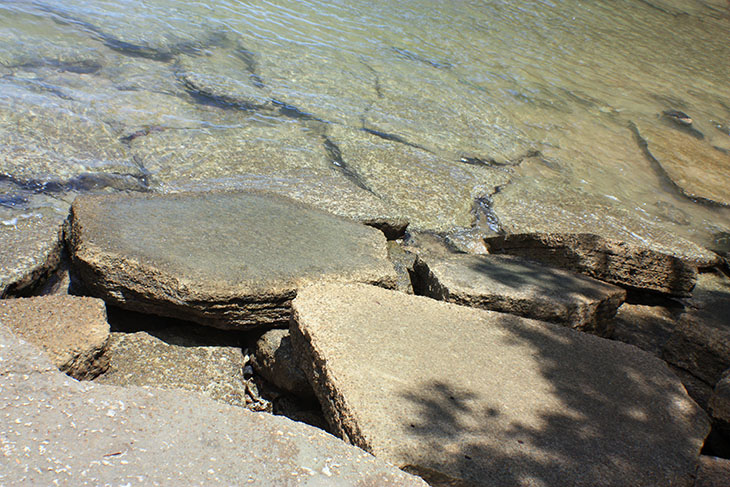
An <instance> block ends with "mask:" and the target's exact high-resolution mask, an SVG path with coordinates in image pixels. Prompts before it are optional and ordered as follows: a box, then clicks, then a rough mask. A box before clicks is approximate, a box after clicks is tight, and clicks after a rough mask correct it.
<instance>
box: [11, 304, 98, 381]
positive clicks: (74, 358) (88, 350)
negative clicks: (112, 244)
mask: <svg viewBox="0 0 730 487" xmlns="http://www.w3.org/2000/svg"><path fill="white" fill-rule="evenodd" d="M0 324H2V325H4V326H7V327H8V328H10V330H12V332H13V333H14V334H15V335H17V336H18V337H20V338H22V339H24V340H27V341H28V342H30V343H32V344H34V345H35V346H37V347H38V348H40V349H41V350H43V351H44V352H45V353H46V355H47V356H48V358H49V359H50V361H51V362H52V363H53V365H55V366H56V367H58V368H59V369H60V370H61V371H62V372H65V373H67V374H68V375H70V376H71V377H74V378H76V379H79V380H82V379H92V378H94V377H96V376H97V375H99V374H101V373H102V372H104V371H105V370H106V369H107V367H108V366H109V355H108V353H107V350H108V341H109V323H107V321H106V307H105V306H104V302H103V301H102V300H100V299H95V298H84V297H78V296H42V297H35V298H21V299H3V300H0Z"/></svg>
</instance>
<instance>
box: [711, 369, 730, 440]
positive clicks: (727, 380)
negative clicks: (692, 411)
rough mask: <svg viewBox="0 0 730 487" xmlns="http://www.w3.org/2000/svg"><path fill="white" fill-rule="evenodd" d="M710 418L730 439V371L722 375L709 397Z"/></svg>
mask: <svg viewBox="0 0 730 487" xmlns="http://www.w3.org/2000/svg"><path fill="white" fill-rule="evenodd" d="M709 409H710V416H711V417H712V419H713V421H716V422H717V423H719V424H720V425H721V428H722V430H723V432H725V433H726V434H727V436H728V437H730V369H728V370H726V371H725V373H724V374H723V375H722V377H721V378H720V380H719V381H717V384H715V389H714V390H713V392H712V396H711V397H710V404H709Z"/></svg>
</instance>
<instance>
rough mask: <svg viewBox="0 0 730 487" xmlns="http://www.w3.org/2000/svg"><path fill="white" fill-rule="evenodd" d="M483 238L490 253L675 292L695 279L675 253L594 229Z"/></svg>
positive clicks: (679, 292)
mask: <svg viewBox="0 0 730 487" xmlns="http://www.w3.org/2000/svg"><path fill="white" fill-rule="evenodd" d="M486 242H487V246H488V247H489V251H490V252H491V253H507V254H512V255H518V256H523V257H526V258H529V259H531V260H536V261H540V262H543V263H545V264H547V265H551V266H556V267H562V268H565V269H569V270H572V271H575V272H581V273H583V274H587V275H589V276H591V277H595V278H596V279H600V280H602V281H606V282H610V283H613V284H618V285H621V286H628V287H631V288H636V289H642V290H649V291H656V292H660V293H666V294H671V295H674V296H688V295H689V293H690V292H691V291H692V288H693V287H694V285H695V282H696V280H697V269H696V267H694V266H692V265H689V264H687V263H685V262H684V261H682V260H681V259H679V258H678V257H676V256H674V255H670V254H663V253H660V252H657V251H654V250H651V249H649V248H646V247H639V246H636V245H632V244H629V243H626V242H621V241H617V240H610V239H607V238H603V237H600V236H598V235H592V234H585V233H577V234H551V233H527V234H517V235H506V236H500V237H493V238H488V239H486Z"/></svg>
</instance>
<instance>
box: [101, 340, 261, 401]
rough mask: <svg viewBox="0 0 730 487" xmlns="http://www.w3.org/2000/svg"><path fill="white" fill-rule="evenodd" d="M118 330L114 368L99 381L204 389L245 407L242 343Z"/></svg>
mask: <svg viewBox="0 0 730 487" xmlns="http://www.w3.org/2000/svg"><path fill="white" fill-rule="evenodd" d="M154 333H155V334H156V335H160V337H162V338H160V337H157V336H154V335H151V334H149V333H146V332H142V331H140V332H136V333H118V332H115V333H112V336H111V339H110V341H109V356H110V363H109V370H107V371H106V373H105V374H103V375H101V376H99V377H98V378H97V379H96V382H98V383H100V384H109V385H114V386H121V387H129V386H152V387H157V388H160V389H182V390H186V391H196V392H200V393H202V394H203V395H205V396H208V397H210V398H211V399H215V400H216V401H221V402H225V403H228V404H232V405H234V406H241V407H245V406H247V404H251V403H252V400H251V398H248V399H249V400H248V401H247V397H246V383H245V379H244V376H243V367H244V365H245V364H244V357H243V353H242V352H241V349H240V348H236V347H223V346H201V345H199V344H194V343H179V341H177V340H175V337H174V336H173V337H170V336H169V335H166V334H165V333H164V332H162V333H161V332H160V331H155V332H154ZM168 340H169V342H168Z"/></svg>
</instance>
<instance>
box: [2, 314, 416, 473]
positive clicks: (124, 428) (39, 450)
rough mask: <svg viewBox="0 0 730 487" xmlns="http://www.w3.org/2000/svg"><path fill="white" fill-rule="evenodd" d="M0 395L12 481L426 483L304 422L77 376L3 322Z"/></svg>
mask: <svg viewBox="0 0 730 487" xmlns="http://www.w3.org/2000/svg"><path fill="white" fill-rule="evenodd" d="M0 404H2V405H3V406H2V409H0V411H1V414H0V418H2V419H1V420H0V421H2V428H0V442H2V445H3V454H4V461H3V468H2V469H0V483H1V484H4V485H21V484H27V485H52V484H56V485H79V486H81V485H102V484H107V483H108V484H112V483H113V484H115V485H244V484H251V485H262V486H282V485H378V486H380V485H383V486H390V485H398V486H425V485H426V484H424V483H423V482H422V481H421V480H420V479H417V478H415V477H412V476H410V475H407V474H405V473H403V472H400V471H398V470H397V469H395V468H394V467H392V466H390V465H387V464H386V463H384V462H382V461H380V460H378V459H375V458H373V457H371V456H370V455H368V454H366V453H364V452H363V451H361V450H359V449H357V448H354V447H351V446H348V445H345V444H344V443H342V442H341V441H339V440H337V439H336V438H334V437H332V436H330V435H328V434H326V433H324V432H322V431H320V430H317V429H315V428H312V427H310V426H307V425H304V424H301V423H295V422H292V421H289V420H287V419H284V418H280V417H275V416H272V415H268V414H263V413H252V412H250V411H247V410H245V409H242V408H236V407H233V406H228V405H225V404H220V403H217V402H214V401H211V400H209V399H206V398H204V397H201V396H199V395H197V394H192V393H183V392H178V391H163V390H156V389H142V388H129V389H123V388H118V387H112V386H103V385H98V384H93V383H88V382H85V383H79V382H76V381H75V380H73V379H71V378H69V377H67V376H65V375H63V374H61V373H60V372H58V370H57V369H56V368H55V367H54V366H53V365H52V364H51V363H50V362H48V360H47V359H46V358H45V357H43V356H42V354H41V353H40V352H39V351H38V350H37V349H35V348H34V347H32V346H30V345H28V344H27V343H25V342H22V341H20V340H18V339H17V338H15V337H14V336H13V335H12V334H10V333H9V332H8V331H7V329H6V328H4V327H0ZM211 425H215V426H214V427H211Z"/></svg>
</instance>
